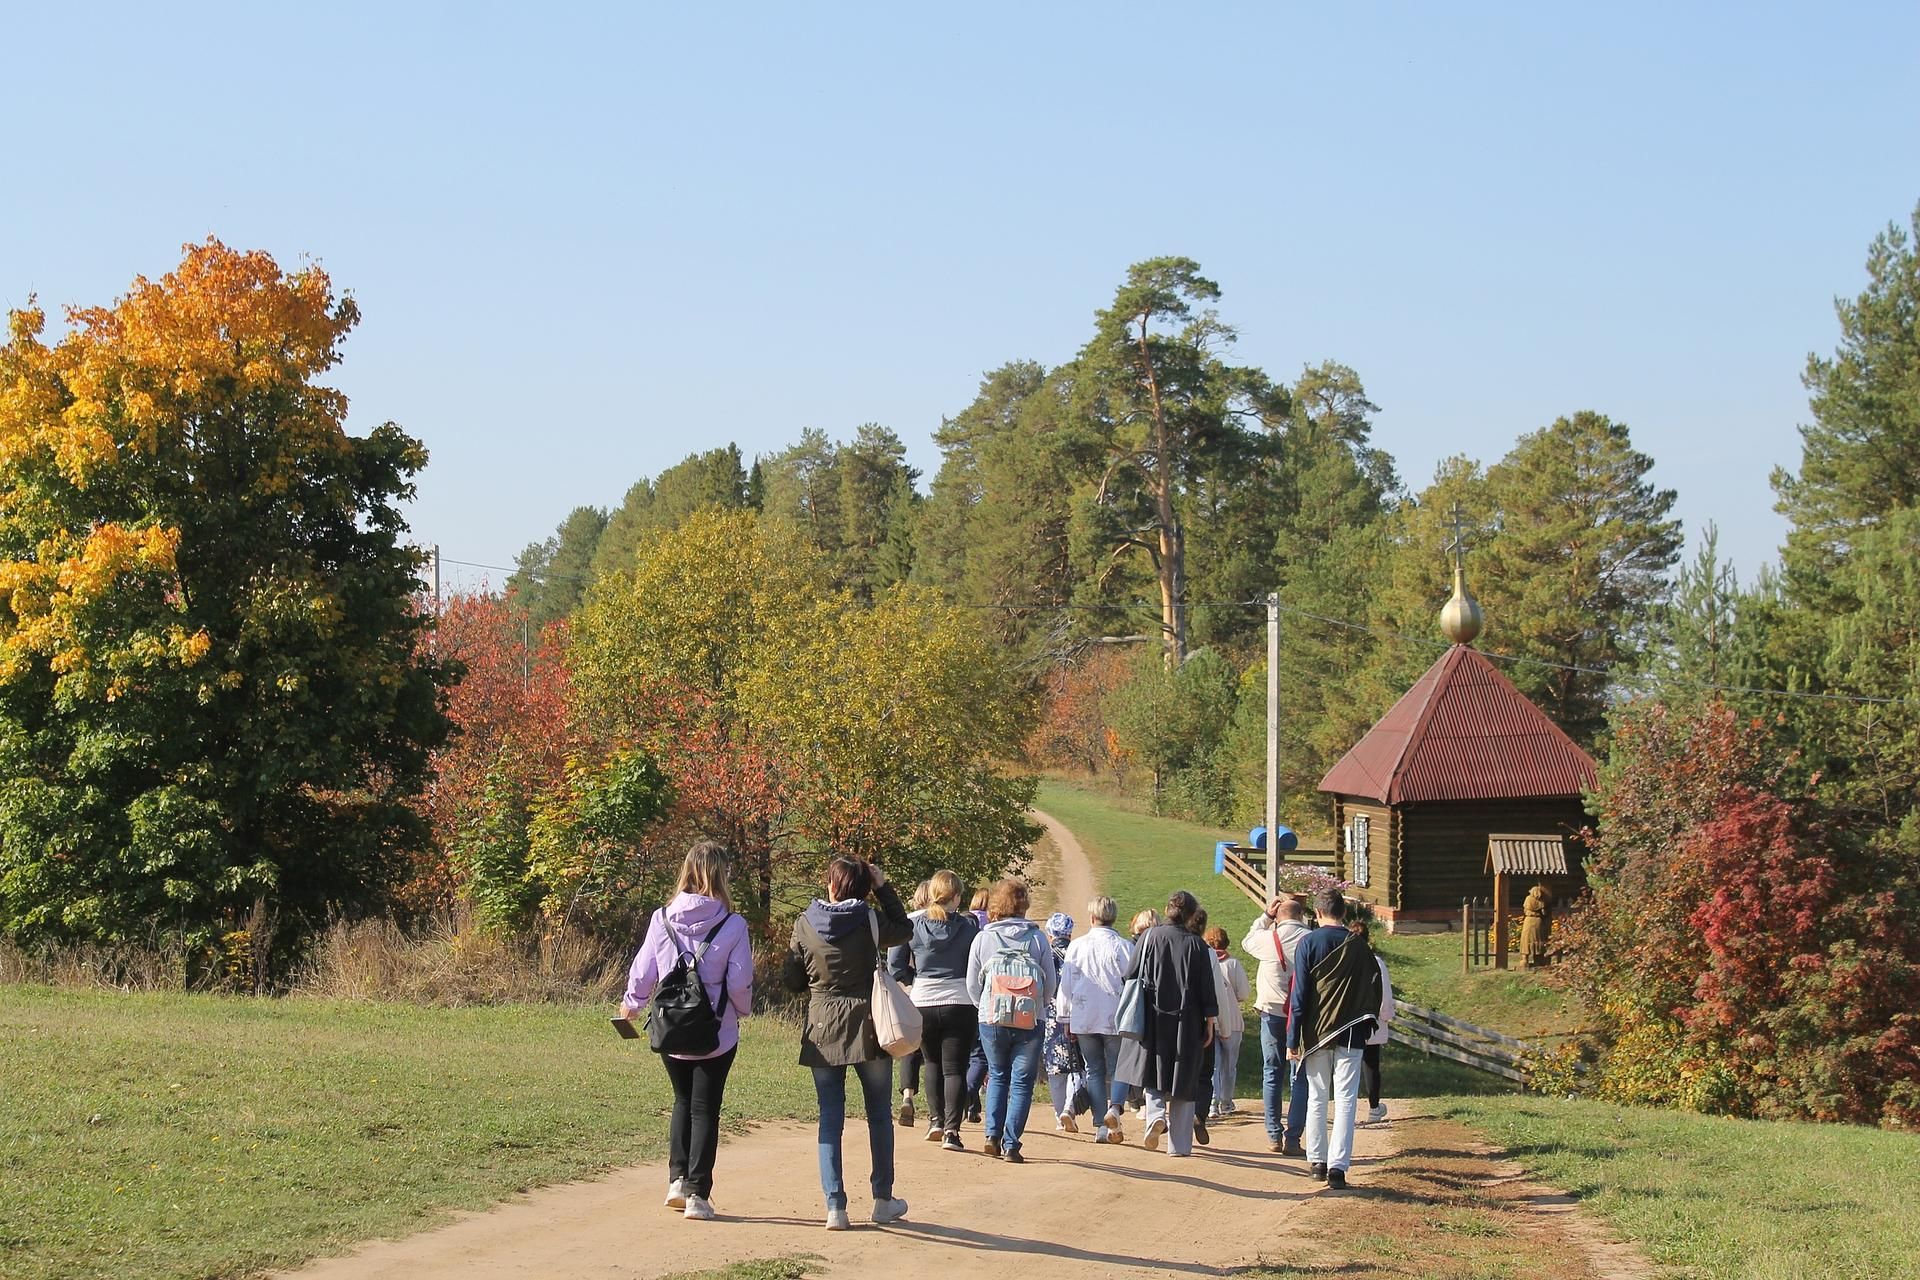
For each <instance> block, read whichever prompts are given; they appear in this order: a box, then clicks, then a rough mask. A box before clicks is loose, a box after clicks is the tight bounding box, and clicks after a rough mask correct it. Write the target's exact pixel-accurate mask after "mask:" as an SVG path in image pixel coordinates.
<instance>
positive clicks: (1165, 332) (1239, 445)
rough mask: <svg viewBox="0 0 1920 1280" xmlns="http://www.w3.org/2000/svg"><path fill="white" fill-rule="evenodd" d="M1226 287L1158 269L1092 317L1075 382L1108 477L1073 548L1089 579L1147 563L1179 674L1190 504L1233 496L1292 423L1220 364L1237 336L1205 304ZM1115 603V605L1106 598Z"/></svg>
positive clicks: (1193, 265) (1196, 274) (1170, 261)
mask: <svg viewBox="0 0 1920 1280" xmlns="http://www.w3.org/2000/svg"><path fill="white" fill-rule="evenodd" d="M1219 297H1220V286H1219V285H1217V284H1215V283H1214V282H1213V281H1211V280H1209V279H1207V278H1206V277H1205V276H1203V275H1201V274H1200V264H1199V263H1197V262H1194V261H1193V260H1192V259H1191V258H1153V259H1149V260H1148V261H1145V262H1138V263H1135V264H1134V265H1133V266H1132V267H1130V268H1128V270H1127V279H1126V283H1124V284H1123V285H1121V286H1120V288H1119V290H1118V291H1117V292H1116V293H1115V294H1114V299H1113V302H1112V304H1111V305H1110V306H1108V307H1107V308H1105V309H1104V310H1102V311H1101V312H1099V314H1098V315H1097V316H1096V317H1095V326H1096V327H1095V333H1094V336H1093V338H1092V340H1090V341H1089V342H1088V343H1087V345H1086V346H1085V347H1084V348H1082V349H1081V352H1080V355H1079V357H1078V358H1077V360H1076V361H1075V362H1074V368H1073V369H1072V371H1071V373H1070V375H1069V377H1070V380H1071V385H1072V387H1073V395H1074V404H1075V409H1076V413H1077V415H1078V416H1079V417H1080V419H1081V421H1082V423H1083V424H1084V426H1085V428H1086V429H1087V430H1089V431H1091V432H1092V433H1093V434H1094V435H1095V436H1096V437H1097V438H1098V439H1099V441H1100V442H1101V451H1102V455H1103V458H1102V461H1103V468H1102V471H1101V473H1100V475H1099V477H1098V479H1097V480H1096V481H1095V483H1094V484H1093V485H1092V487H1091V491H1090V492H1086V493H1083V494H1081V495H1079V499H1078V501H1077V504H1076V512H1075V522H1076V525H1077V529H1076V537H1077V539H1078V541H1079V546H1080V552H1081V556H1080V558H1081V560H1082V562H1083V564H1086V565H1087V566H1088V567H1092V565H1094V564H1097V563H1098V561H1099V558H1100V557H1103V556H1104V557H1105V559H1106V560H1107V561H1108V562H1109V564H1108V565H1103V566H1101V568H1100V570H1099V571H1098V572H1097V573H1096V575H1095V578H1094V582H1095V584H1096V585H1101V584H1104V583H1106V582H1107V581H1108V580H1109V578H1110V576H1111V575H1110V574H1109V572H1108V570H1109V568H1110V567H1111V562H1114V561H1118V560H1121V559H1144V560H1145V561H1147V562H1148V563H1149V564H1150V565H1151V574H1152V578H1151V580H1152V583H1153V587H1154V591H1155V594H1156V595H1157V596H1158V609H1157V612H1158V614H1159V624H1158V631H1159V637H1160V642H1161V647H1162V652H1163V654H1164V656H1165V659H1166V662H1167V664H1168V665H1169V666H1170V667H1177V666H1178V665H1179V664H1180V662H1181V661H1182V660H1183V659H1184V658H1185V656H1186V653H1187V649H1188V646H1189V641H1190V638H1191V637H1190V622H1189V611H1188V589H1189V574H1190V565H1189V561H1188V538H1189V521H1190V518H1191V511H1192V505H1193V499H1194V498H1195V497H1196V495H1198V496H1200V497H1201V498H1202V505H1203V506H1204V491H1205V490H1208V489H1215V490H1217V489H1220V488H1222V487H1223V486H1231V485H1232V484H1233V483H1235V482H1236V476H1237V474H1238V473H1241V472H1243V471H1244V470H1245V469H1246V468H1248V467H1249V466H1250V465H1251V464H1252V462H1253V461H1254V460H1255V459H1256V458H1258V457H1259V456H1260V454H1261V452H1262V450H1261V445H1262V443H1263V439H1262V432H1264V431H1266V430H1269V429H1271V428H1272V427H1274V426H1275V425H1277V423H1278V422H1279V420H1280V419H1281V418H1282V417H1284V414H1285V409H1286V393H1285V391H1284V389H1280V388H1275V387H1274V386H1273V385H1272V383H1271V382H1270V381H1269V380H1268V379H1267V378H1266V376H1265V375H1264V374H1262V373H1261V372H1260V371H1259V370H1257V369H1253V368H1250V367H1244V366H1234V365H1229V364H1227V363H1226V362H1225V360H1223V359H1222V358H1221V356H1220V352H1221V351H1223V350H1225V349H1226V348H1228V347H1230V346H1231V345H1232V344H1233V342H1234V338H1235V335H1234V332H1233V330H1232V329H1230V328H1228V327H1227V326H1226V325H1224V324H1222V323H1221V322H1220V319H1219V317H1218V316H1217V315H1216V314H1215V313H1214V312H1213V311H1212V310H1211V308H1210V307H1208V305H1207V304H1209V303H1212V302H1214V301H1217V300H1218V299H1219ZM1109 598H1111V596H1109Z"/></svg>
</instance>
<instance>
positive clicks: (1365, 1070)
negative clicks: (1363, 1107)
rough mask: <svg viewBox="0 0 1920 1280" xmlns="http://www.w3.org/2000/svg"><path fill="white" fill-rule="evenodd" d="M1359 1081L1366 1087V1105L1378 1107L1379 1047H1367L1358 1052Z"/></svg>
mask: <svg viewBox="0 0 1920 1280" xmlns="http://www.w3.org/2000/svg"><path fill="white" fill-rule="evenodd" d="M1360 1079H1361V1080H1362V1081H1363V1082H1364V1083H1365V1084H1366V1086H1367V1105H1368V1106H1370V1107H1377V1106H1379V1105H1380V1046H1379V1045H1377V1044H1370V1045H1367V1046H1366V1047H1365V1048H1363V1049H1361V1050H1360Z"/></svg>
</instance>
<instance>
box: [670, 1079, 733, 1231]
mask: <svg viewBox="0 0 1920 1280" xmlns="http://www.w3.org/2000/svg"><path fill="white" fill-rule="evenodd" d="M738 1052H739V1049H738V1048H737V1047H736V1048H732V1049H729V1050H727V1051H726V1052H725V1053H723V1054H721V1055H720V1056H719V1057H717V1058H701V1059H699V1060H697V1061H693V1062H689V1061H687V1060H686V1059H684V1058H667V1057H662V1058H661V1059H660V1061H662V1062H664V1063H665V1064H666V1066H667V1078H668V1079H669V1080H671V1081H673V1138H672V1141H673V1146H672V1150H671V1153H670V1154H669V1155H668V1157H667V1177H668V1178H669V1179H672V1180H673V1181H676V1182H677V1181H679V1180H680V1179H682V1178H684V1179H686V1182H687V1193H688V1194H689V1195H696V1196H699V1197H701V1198H702V1199H705V1198H706V1197H708V1196H711V1195H712V1194H713V1158H714V1156H715V1155H717V1154H718V1153H719V1151H720V1102H721V1099H722V1098H723V1097H724V1096H725V1095H726V1092H727V1072H729V1071H731V1070H733V1057H734V1055H735V1054H736V1053H738Z"/></svg>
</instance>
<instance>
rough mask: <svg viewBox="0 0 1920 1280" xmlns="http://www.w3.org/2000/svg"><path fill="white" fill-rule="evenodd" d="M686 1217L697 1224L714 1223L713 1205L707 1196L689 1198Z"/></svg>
mask: <svg viewBox="0 0 1920 1280" xmlns="http://www.w3.org/2000/svg"><path fill="white" fill-rule="evenodd" d="M686 1216H687V1217H688V1218H690V1219H692V1220H693V1221H695V1222H712V1221H713V1203H712V1202H711V1201H710V1200H708V1199H707V1198H706V1197H705V1196H688V1197H687V1212H686Z"/></svg>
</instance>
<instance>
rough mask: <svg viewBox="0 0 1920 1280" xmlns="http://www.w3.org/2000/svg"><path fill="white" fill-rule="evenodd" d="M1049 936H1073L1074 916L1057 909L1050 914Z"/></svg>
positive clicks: (1048, 921)
mask: <svg viewBox="0 0 1920 1280" xmlns="http://www.w3.org/2000/svg"><path fill="white" fill-rule="evenodd" d="M1047 936H1048V937H1050V938H1071V937H1072V936H1073V917H1072V916H1070V915H1068V914H1067V913H1066V912H1064V911H1056V912H1054V913H1053V914H1052V915H1050V916H1048V917H1047Z"/></svg>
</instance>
